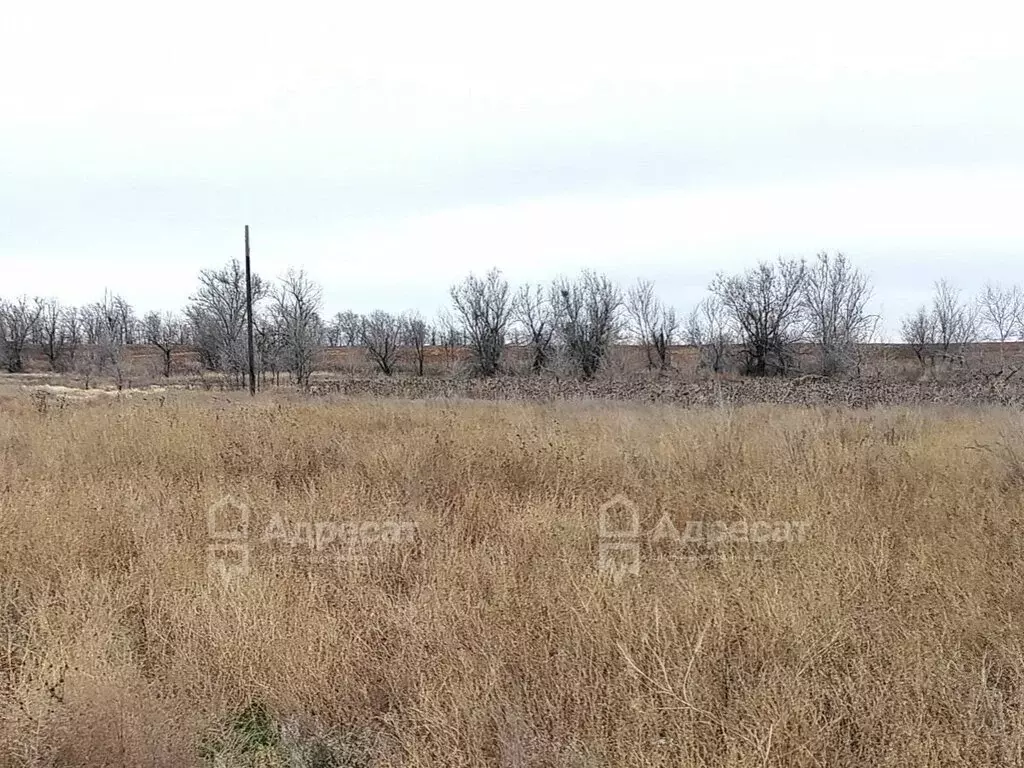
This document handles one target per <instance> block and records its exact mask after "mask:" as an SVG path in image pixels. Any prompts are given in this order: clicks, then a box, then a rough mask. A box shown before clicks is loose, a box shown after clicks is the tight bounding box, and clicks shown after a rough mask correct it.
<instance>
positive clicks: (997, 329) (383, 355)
mask: <svg viewBox="0 0 1024 768" xmlns="http://www.w3.org/2000/svg"><path fill="white" fill-rule="evenodd" d="M252 290H253V302H254V311H253V324H254V346H255V351H256V362H257V375H258V376H259V377H260V379H261V380H262V381H266V380H267V378H268V377H272V378H273V379H274V380H275V381H280V377H281V376H282V375H286V376H287V377H288V379H289V380H290V381H293V382H297V383H299V384H301V385H304V386H308V384H309V381H310V377H311V376H312V374H313V372H314V371H315V370H316V369H317V367H318V366H320V365H321V364H322V360H323V351H324V349H325V348H327V347H341V346H349V347H361V348H362V349H363V350H364V351H365V354H366V356H367V358H368V359H369V360H370V361H372V363H373V364H374V365H375V366H376V367H377V369H379V371H380V372H381V373H382V374H384V375H388V376H390V375H392V374H394V373H395V372H396V371H397V370H398V367H399V363H400V361H403V360H405V361H409V362H411V367H412V370H413V371H414V372H415V373H416V374H418V375H421V376H422V375H424V372H425V362H426V359H427V350H428V349H431V348H433V349H441V350H444V352H445V354H447V355H448V356H449V357H451V356H454V355H455V354H456V353H457V351H463V352H464V353H465V354H466V355H467V356H468V362H469V364H470V365H471V367H472V370H473V372H474V373H475V374H476V375H479V376H494V375H498V374H500V373H502V372H504V371H507V370H509V369H510V366H511V364H510V362H509V355H508V350H509V348H518V349H521V350H523V352H524V354H525V360H526V363H525V367H526V369H527V370H529V371H530V372H532V373H535V374H540V373H542V372H544V371H547V370H558V371H565V372H571V373H573V374H574V375H577V376H579V377H581V378H583V379H590V378H593V377H594V376H596V375H597V374H598V372H599V371H600V370H601V369H602V368H603V367H604V366H605V365H606V363H607V360H608V355H609V352H610V350H611V349H612V348H613V347H614V346H615V345H618V344H632V345H636V346H637V347H639V348H640V349H641V350H642V352H643V355H644V359H645V361H646V364H647V367H648V368H649V369H652V370H667V369H669V368H671V367H672V365H673V361H672V350H673V347H675V346H677V345H679V344H688V345H692V346H694V347H696V348H697V349H698V351H699V366H700V367H701V368H706V369H707V370H710V371H714V372H722V371H724V370H726V369H727V368H735V369H738V370H739V371H740V372H742V373H745V374H748V375H753V376H772V375H786V374H788V373H791V372H794V371H796V370H798V369H799V362H798V361H799V359H800V358H799V356H798V352H799V350H800V348H801V347H802V346H806V345H811V346H812V347H813V350H814V355H813V360H814V366H815V372H816V373H820V374H822V375H825V376H841V375H855V374H856V373H857V372H858V371H859V366H860V355H861V352H862V345H864V344H866V343H869V342H872V341H876V340H877V339H878V331H879V325H880V317H879V316H878V315H877V314H873V313H872V312H870V311H869V308H868V305H869V303H870V300H871V298H872V295H873V288H872V285H871V281H870V279H869V277H868V276H867V275H866V274H865V273H864V272H863V271H862V270H860V269H859V268H857V267H856V266H855V265H854V264H853V263H852V262H851V261H850V259H849V258H847V257H846V256H845V255H843V254H842V253H837V254H829V253H826V252H822V253H819V254H817V255H816V256H815V257H814V258H813V259H811V260H810V261H808V260H806V259H784V258H780V259H777V260H775V261H763V262H760V263H759V264H757V265H756V266H754V267H751V268H749V269H746V270H743V271H741V272H737V273H733V274H727V273H720V274H718V275H717V276H716V277H715V279H714V280H713V281H712V282H711V284H710V285H709V286H708V292H707V296H706V297H705V298H704V299H703V300H702V301H700V302H699V303H698V304H697V305H696V306H695V307H693V308H692V309H691V311H690V312H689V313H688V314H686V315H685V316H683V315H680V314H679V313H677V311H676V309H675V308H673V307H671V306H669V305H667V304H666V303H665V302H663V301H662V299H661V298H660V297H659V296H658V294H657V291H656V288H655V285H654V283H653V282H651V281H649V280H642V279H641V280H637V281H636V282H635V283H634V284H633V285H630V286H628V287H625V288H623V287H621V286H620V285H618V284H617V283H615V282H614V281H612V280H610V279H609V278H608V277H607V276H605V275H602V274H599V273H597V272H595V271H593V270H583V271H582V272H580V273H579V274H578V275H575V276H571V277H569V276H563V277H559V278H556V279H554V280H552V281H551V282H549V283H537V284H526V285H521V286H518V287H513V286H512V285H511V284H510V283H509V282H508V280H506V279H505V277H504V276H503V274H502V273H501V272H500V271H499V270H497V269H492V270H490V271H488V272H486V273H485V274H483V275H477V274H470V275H468V276H467V277H465V278H464V279H463V280H461V281H460V282H458V283H456V284H455V285H453V286H452V287H451V289H450V291H449V300H450V301H449V306H448V307H446V308H445V309H443V310H442V311H441V312H440V313H439V314H438V316H437V317H436V318H434V319H433V320H432V321H427V320H426V319H425V318H424V317H423V316H422V315H421V314H420V313H419V312H417V311H409V312H404V313H398V314H396V313H390V312H384V311H379V310H378V311H373V312H369V313H366V314H357V313H355V312H351V311H344V312H338V313H336V314H334V315H333V316H331V317H325V315H324V309H323V290H322V288H321V286H319V285H318V284H317V283H316V282H315V281H313V280H312V279H311V278H310V277H309V276H308V275H307V274H306V273H305V272H304V271H302V270H288V272H286V274H285V275H284V276H283V277H281V278H279V279H277V280H274V281H267V280H264V279H263V278H261V277H260V276H259V275H253V280H252ZM900 338H901V341H903V342H904V343H905V344H907V345H909V346H910V347H911V349H913V351H914V353H915V355H916V356H917V359H918V360H919V361H920V363H921V365H922V366H925V367H926V366H929V365H934V364H935V363H936V362H937V361H939V360H944V361H951V362H953V363H955V364H956V363H959V364H963V363H964V360H965V358H964V351H965V348H966V346H967V345H969V344H971V343H973V342H976V341H979V340H988V341H995V342H998V343H999V344H1000V345H1005V344H1006V343H1007V342H1010V341H1016V340H1020V339H1022V338H1024V294H1022V291H1021V289H1020V288H1019V287H1018V286H1016V285H1014V286H1010V287H1006V286H1001V285H996V284H991V283H990V284H988V285H986V286H985V288H984V289H983V291H982V292H981V293H980V294H979V295H978V296H976V297H973V298H970V297H964V296H963V295H962V293H961V291H959V290H958V289H957V288H956V287H955V286H953V285H952V284H951V283H950V282H949V281H947V280H940V281H938V282H937V283H935V286H934V294H933V296H932V299H931V301H930V302H929V303H928V304H926V305H923V306H921V307H919V308H918V309H917V310H915V311H914V312H912V313H911V314H909V315H908V316H907V317H905V318H903V319H902V322H901V324H900ZM136 344H148V345H152V346H153V347H155V348H157V349H158V350H159V352H160V355H161V362H162V366H161V367H162V373H163V375H164V376H170V374H171V362H172V354H173V351H174V350H175V349H179V348H181V347H185V346H188V347H191V348H194V349H195V350H196V352H197V353H198V356H199V360H200V362H201V364H202V365H203V366H204V367H205V368H206V369H207V370H210V371H217V372H220V373H223V374H225V375H226V376H227V377H229V378H230V379H231V380H233V381H234V382H235V383H236V384H237V385H238V386H243V385H245V384H246V374H247V370H248V363H247V339H246V285H245V270H244V267H243V266H242V264H241V263H240V262H239V261H238V260H232V261H230V262H228V263H227V264H226V265H225V266H224V267H222V268H220V269H204V270H202V271H200V273H199V276H198V284H197V287H196V289H195V292H194V293H193V294H192V295H191V296H190V297H189V300H188V303H187V305H186V306H185V307H184V309H183V310H181V311H179V312H158V311H150V312H147V313H145V314H144V315H142V316H141V317H140V316H139V315H138V314H137V313H136V310H135V309H134V308H133V307H132V306H131V305H130V304H129V302H127V301H126V300H125V299H124V298H123V297H121V296H119V295H117V294H112V293H110V292H106V293H105V294H104V296H103V298H102V299H101V300H99V301H96V302H94V303H91V304H87V305H85V306H78V307H75V306H64V305H62V304H61V303H60V302H58V301H57V300H56V299H52V298H41V297H36V298H29V297H27V296H21V297H17V298H13V299H2V298H0V365H2V366H3V367H4V368H6V370H7V371H8V372H11V373H17V372H20V371H23V370H24V367H25V357H26V350H27V349H29V348H30V347H33V348H36V349H39V350H41V351H42V354H43V355H45V357H46V359H47V361H48V362H49V365H50V367H51V369H52V370H54V371H58V372H70V371H77V372H84V373H85V375H86V376H89V375H91V374H100V373H109V374H111V375H113V376H114V377H115V379H116V380H117V382H118V384H119V385H120V384H121V382H122V379H123V376H124V363H125V354H126V349H127V348H128V347H130V346H132V345H136ZM518 359H523V355H520V356H519V358H518Z"/></svg>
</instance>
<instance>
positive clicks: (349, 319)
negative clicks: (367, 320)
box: [327, 310, 362, 347]
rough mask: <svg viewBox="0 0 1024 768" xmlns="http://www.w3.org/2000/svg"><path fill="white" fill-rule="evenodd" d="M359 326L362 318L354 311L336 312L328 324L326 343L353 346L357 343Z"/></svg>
mask: <svg viewBox="0 0 1024 768" xmlns="http://www.w3.org/2000/svg"><path fill="white" fill-rule="evenodd" d="M361 326H362V318H361V317H359V315H357V314H356V313H355V312H352V311H350V310H345V311H344V312H338V313H336V314H335V315H334V317H332V318H331V322H330V325H329V326H328V333H327V337H328V343H329V344H330V346H332V347H341V346H346V347H354V346H355V345H357V344H358V343H359V336H360V334H361V333H362V330H361Z"/></svg>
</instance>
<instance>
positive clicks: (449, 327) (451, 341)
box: [434, 309, 466, 371]
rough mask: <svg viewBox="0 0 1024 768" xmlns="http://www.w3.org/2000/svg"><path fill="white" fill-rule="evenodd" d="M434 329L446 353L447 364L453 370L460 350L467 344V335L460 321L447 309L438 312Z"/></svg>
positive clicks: (442, 349)
mask: <svg viewBox="0 0 1024 768" xmlns="http://www.w3.org/2000/svg"><path fill="white" fill-rule="evenodd" d="M434 330H435V333H436V335H437V339H436V342H437V345H438V346H440V347H441V351H442V353H443V355H444V362H445V366H446V367H447V368H448V370H449V371H451V370H452V369H453V368H454V367H455V364H456V363H457V362H458V359H459V350H460V349H462V348H463V347H464V346H465V341H466V340H465V337H464V336H463V333H462V330H461V329H460V328H459V323H458V321H457V320H456V319H455V318H454V317H452V314H451V313H450V312H448V310H445V309H442V310H441V311H440V312H438V314H437V322H436V323H435V324H434Z"/></svg>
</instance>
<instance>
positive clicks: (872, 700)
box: [0, 389, 1024, 768]
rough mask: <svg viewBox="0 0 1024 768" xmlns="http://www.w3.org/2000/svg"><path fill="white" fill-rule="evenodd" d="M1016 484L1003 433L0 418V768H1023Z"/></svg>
mask: <svg viewBox="0 0 1024 768" xmlns="http://www.w3.org/2000/svg"><path fill="white" fill-rule="evenodd" d="M1018 457H1020V458H1021V459H1022V460H1024V418H1022V415H1021V412H1020V411H1019V410H1014V409H1010V408H998V407H994V406H989V407H984V408H982V407H960V408H948V407H932V408H918V409H907V408H877V409H874V408H869V409H858V410H847V409H840V408H834V409H828V408H814V407H810V408H808V407H801V408H797V407H786V406H772V407H768V406H748V407H736V408H707V409H692V410H684V409H679V408H674V407H670V406H664V405H657V404H638V403H621V402H620V403H610V402H599V401H594V402H554V403H526V402H523V403H516V402H498V401H494V402H488V401H468V400H449V401H445V400H435V401H412V400H402V399H388V400H374V399H370V398H360V397H356V398H348V399H347V398H342V397H340V396H327V397H324V398H318V399H301V398H300V397H298V396H296V395H288V394H284V393H267V394H265V395H261V396H260V397H258V398H257V399H256V400H255V401H251V402H250V401H249V400H248V399H247V398H245V397H243V396H241V395H236V394H224V393H208V392H188V391H177V392H164V393H151V394H142V393H140V394H137V395H135V396H131V397H126V396H123V395H122V396H117V395H112V396H104V397H90V398H70V397H69V398H49V399H47V398H33V397H31V396H29V395H28V394H27V393H25V392H21V391H16V390H15V389H11V390H9V391H8V392H6V393H3V392H0V530H2V538H0V764H3V765H11V766H85V765H110V766H114V765H117V766H122V765H123V766H190V765H197V766H202V765H206V766H213V765H222V766H423V767H426V766H502V767H503V768H518V767H519V766H578V767H579V768H584V767H589V766H609V767H618V766H632V765H636V766H730V767H734V768H741V767H744V768H746V767H749V768H753V767H754V766H807V767H808V768H811V767H812V766H815V767H818V766H871V767H872V768H883V767H884V766H893V767H894V768H895V767H896V766H900V767H901V768H902V767H903V766H957V767H960V766H1015V765H1021V764H1022V763H1024V687H1022V683H1024V631H1022V630H1024V627H1022V620H1024V586H1022V585H1024V567H1022V564H1024V557H1022V556H1024V538H1022V534H1024V531H1022V526H1021V518H1022V513H1024V502H1022V490H1024V466H1022V465H1021V463H1020V461H1018ZM616 497H618V501H617V503H616V505H615V506H614V507H613V508H611V509H609V508H603V507H602V505H604V504H605V503H606V502H608V501H609V500H612V499H615V498H616ZM630 505H635V507H633V508H635V511H636V514H637V517H638V519H639V529H638V530H639V533H637V532H636V529H632V528H631V527H630V526H631V524H632V519H631V506H630ZM243 523H247V524H245V525H243ZM698 523H702V525H698ZM343 524H345V525H343ZM602 524H603V525H602ZM634 566H636V567H635V568H634ZM634 571H635V572H634Z"/></svg>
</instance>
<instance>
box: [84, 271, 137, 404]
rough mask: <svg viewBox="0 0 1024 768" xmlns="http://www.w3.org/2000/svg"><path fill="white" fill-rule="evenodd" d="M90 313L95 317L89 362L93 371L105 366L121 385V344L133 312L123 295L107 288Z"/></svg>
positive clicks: (123, 356) (128, 333)
mask: <svg viewBox="0 0 1024 768" xmlns="http://www.w3.org/2000/svg"><path fill="white" fill-rule="evenodd" d="M92 313H93V315H94V316H95V317H97V318H98V319H99V332H98V336H97V339H96V344H95V347H94V349H93V359H92V364H93V366H94V367H95V369H96V371H97V372H103V371H104V370H106V369H107V368H109V369H110V370H111V372H112V373H113V375H114V380H115V382H116V384H117V388H118V389H122V388H123V387H124V384H125V373H126V371H125V362H126V353H125V346H126V345H127V344H128V339H130V338H132V335H131V334H132V331H131V330H129V328H128V327H127V326H128V325H130V324H132V323H134V318H135V312H134V310H133V309H132V307H131V305H130V304H129V303H128V302H127V301H126V300H125V299H124V298H123V297H121V296H118V295H115V294H112V293H110V292H109V291H107V292H105V293H104V294H103V300H102V301H99V302H96V304H94V305H93V307H92Z"/></svg>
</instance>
